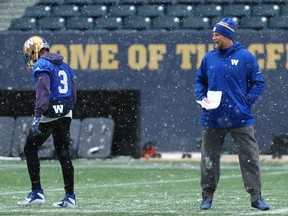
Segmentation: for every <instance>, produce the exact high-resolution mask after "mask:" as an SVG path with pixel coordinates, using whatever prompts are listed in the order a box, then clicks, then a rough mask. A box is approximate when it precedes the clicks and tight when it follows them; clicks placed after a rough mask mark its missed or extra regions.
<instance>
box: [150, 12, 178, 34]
mask: <svg viewBox="0 0 288 216" xmlns="http://www.w3.org/2000/svg"><path fill="white" fill-rule="evenodd" d="M179 27H180V20H179V19H178V18H177V17H169V16H160V17H157V18H155V19H154V20H153V22H152V25H151V29H163V30H168V31H171V30H175V29H179Z"/></svg>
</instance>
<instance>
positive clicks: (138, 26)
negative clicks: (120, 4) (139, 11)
mask: <svg viewBox="0 0 288 216" xmlns="http://www.w3.org/2000/svg"><path fill="white" fill-rule="evenodd" d="M150 27H151V19H150V18H148V17H142V16H131V17H126V18H125V19H124V22H123V27H122V28H123V29H126V30H127V29H130V30H147V29H150Z"/></svg>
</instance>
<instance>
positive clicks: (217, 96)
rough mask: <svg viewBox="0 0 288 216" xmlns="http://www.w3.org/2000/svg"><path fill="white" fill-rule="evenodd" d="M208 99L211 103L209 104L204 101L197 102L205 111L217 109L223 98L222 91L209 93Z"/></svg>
mask: <svg viewBox="0 0 288 216" xmlns="http://www.w3.org/2000/svg"><path fill="white" fill-rule="evenodd" d="M207 98H208V101H209V103H207V102H206V101H204V100H202V101H199V100H196V102H197V103H199V104H200V105H201V107H202V108H204V109H207V110H211V109H216V108H217V107H218V106H219V105H220V102H221V98H222V91H208V92H207Z"/></svg>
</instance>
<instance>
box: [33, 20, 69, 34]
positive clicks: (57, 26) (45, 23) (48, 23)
mask: <svg viewBox="0 0 288 216" xmlns="http://www.w3.org/2000/svg"><path fill="white" fill-rule="evenodd" d="M38 29H41V30H52V31H55V30H61V29H65V19H64V18H62V17H44V18H41V19H39V20H38Z"/></svg>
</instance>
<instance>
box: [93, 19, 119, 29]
mask: <svg viewBox="0 0 288 216" xmlns="http://www.w3.org/2000/svg"><path fill="white" fill-rule="evenodd" d="M121 28H122V19H121V18H120V17H100V18H98V19H97V20H96V21H95V27H94V29H98V30H119V29H121Z"/></svg>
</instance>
